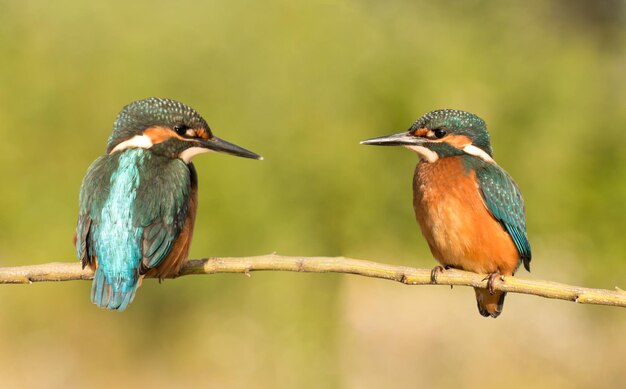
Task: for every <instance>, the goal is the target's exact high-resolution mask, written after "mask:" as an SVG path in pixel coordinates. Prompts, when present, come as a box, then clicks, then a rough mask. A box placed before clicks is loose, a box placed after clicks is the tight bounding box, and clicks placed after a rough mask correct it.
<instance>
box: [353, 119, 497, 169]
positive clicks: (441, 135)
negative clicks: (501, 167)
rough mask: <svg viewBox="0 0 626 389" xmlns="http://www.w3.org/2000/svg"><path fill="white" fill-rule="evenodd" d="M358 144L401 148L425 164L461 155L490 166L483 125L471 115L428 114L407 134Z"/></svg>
mask: <svg viewBox="0 0 626 389" xmlns="http://www.w3.org/2000/svg"><path fill="white" fill-rule="evenodd" d="M361 144H364V145H375V146H404V147H406V148H408V149H411V150H413V151H415V152H416V153H418V154H419V156H420V157H421V158H422V159H423V160H424V161H426V162H435V161H437V160H438V159H440V158H445V157H451V156H455V155H463V154H470V155H474V156H476V157H479V158H481V159H483V160H485V161H488V162H493V152H492V150H491V144H490V143H489V133H488V132H487V126H486V125H485V122H484V121H483V120H482V119H481V118H479V117H478V116H476V115H474V114H471V113H469V112H464V111H458V110H454V109H439V110H436V111H431V112H429V113H427V114H425V115H424V116H422V117H421V118H419V119H417V121H416V122H415V123H414V124H413V125H412V126H411V128H410V129H409V130H408V131H406V132H401V133H398V134H392V135H387V136H381V137H378V138H372V139H368V140H364V141H363V142H361Z"/></svg>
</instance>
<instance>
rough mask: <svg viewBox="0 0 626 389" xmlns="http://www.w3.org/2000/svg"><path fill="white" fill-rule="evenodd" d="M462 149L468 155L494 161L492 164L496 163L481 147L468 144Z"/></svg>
mask: <svg viewBox="0 0 626 389" xmlns="http://www.w3.org/2000/svg"><path fill="white" fill-rule="evenodd" d="M463 151H464V152H466V153H467V154H469V155H473V156H475V157H478V158H480V159H482V160H483V161H485V162H489V163H494V164H495V163H496V161H494V160H493V158H491V157H490V156H489V154H487V153H486V152H485V151H484V150H483V149H480V148H478V147H476V146H474V145H471V144H470V145H467V146H465V147H463Z"/></svg>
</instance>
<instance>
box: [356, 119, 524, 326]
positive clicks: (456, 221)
mask: <svg viewBox="0 0 626 389" xmlns="http://www.w3.org/2000/svg"><path fill="white" fill-rule="evenodd" d="M361 144H365V145H375V146H404V147H406V148H408V149H409V150H412V151H414V152H415V153H417V155H418V156H419V159H420V161H419V162H418V164H417V166H416V168H415V174H414V176H413V208H414V210H415V216H416V219H417V222H418V223H419V225H420V229H421V231H422V235H423V236H424V238H425V239H426V242H427V243H428V246H429V248H430V251H431V252H432V254H433V256H434V257H435V259H437V260H438V261H439V263H440V264H441V265H443V267H442V266H436V267H435V268H434V269H433V270H432V273H431V280H432V282H433V283H436V282H437V274H438V273H439V272H442V271H444V268H445V269H449V268H455V269H461V270H466V271H471V272H475V273H480V274H488V276H487V277H486V278H485V279H486V280H487V281H488V282H487V288H486V289H484V288H474V291H475V293H476V301H477V304H478V311H479V312H480V314H481V315H482V316H485V317H493V318H496V317H498V316H499V315H500V313H501V312H502V307H503V304H504V297H505V296H506V293H505V292H502V291H496V290H494V282H495V280H496V278H498V277H502V276H512V275H514V274H515V272H516V271H517V269H518V268H519V266H520V264H521V263H523V264H524V267H525V268H526V270H528V271H530V260H531V249H530V243H529V242H528V236H527V234H526V216H525V206H524V200H523V199H522V194H521V192H520V190H519V188H518V187H517V185H516V184H515V182H514V181H513V179H512V178H511V176H509V175H508V174H507V172H506V171H504V169H502V168H501V167H500V166H499V165H498V164H497V163H496V162H495V160H494V158H493V150H492V148H491V143H490V140H489V133H488V132H487V126H486V124H485V122H484V121H483V120H482V119H481V118H479V117H478V116H476V115H474V114H472V113H469V112H465V111H459V110H454V109H440V110H435V111H432V112H429V113H427V114H425V115H423V116H422V117H420V118H419V119H417V121H416V122H415V123H414V124H413V125H412V126H411V128H410V129H409V130H408V131H406V132H401V133H397V134H393V135H387V136H382V137H378V138H372V139H368V140H365V141H363V142H361Z"/></svg>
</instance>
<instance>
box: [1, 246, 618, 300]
mask: <svg viewBox="0 0 626 389" xmlns="http://www.w3.org/2000/svg"><path fill="white" fill-rule="evenodd" d="M259 270H276V271H292V272H305V273H345V274H356V275H360V276H365V277H372V278H382V279H386V280H394V281H398V282H401V283H403V284H406V285H432V282H431V277H430V273H431V270H430V269H415V268H411V267H405V266H394V265H386V264H382V263H376V262H371V261H364V260H360V259H351V258H343V257H333V258H331V257H286V256H279V255H274V254H270V255H262V256H257V257H241V258H206V259H192V260H189V261H188V262H187V263H186V264H185V265H184V266H183V268H182V269H181V272H180V274H179V275H178V276H187V275H192V274H215V273H243V274H246V275H250V272H253V271H259ZM92 278H93V272H92V271H91V270H90V269H81V266H80V263H78V262H74V263H67V262H55V263H47V264H42V265H31V266H17V267H0V284H30V283H33V282H43V281H71V280H90V279H92ZM437 285H459V286H473V287H479V288H485V287H486V286H487V281H486V280H485V275H481V274H476V273H470V272H465V271H460V270H455V269H450V270H445V271H443V272H441V273H439V275H438V277H437ZM495 289H496V290H502V291H505V292H512V293H524V294H532V295H535V296H540V297H546V298H552V299H560V300H569V301H575V302H577V303H581V304H597V305H612V306H618V307H626V292H625V291H623V290H621V289H619V288H617V287H616V288H615V290H605V289H591V288H583V287H579V286H572V285H566V284H559V283H556V282H551V281H539V280H524V279H521V278H518V277H502V278H501V279H497V280H496V282H495Z"/></svg>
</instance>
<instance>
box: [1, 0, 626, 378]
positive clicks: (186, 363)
mask: <svg viewBox="0 0 626 389" xmlns="http://www.w3.org/2000/svg"><path fill="white" fill-rule="evenodd" d="M625 23H626V4H625V3H624V1H618V0H614V1H609V0H601V1H595V2H593V1H583V0H576V1H566V0H560V1H540V0H530V1H503V2H489V1H476V0H472V1H465V2H456V1H449V0H446V1H439V2H429V1H412V2H408V1H407V2H403V1H386V2H377V1H331V0H326V1H323V0H317V1H309V2H294V1H283V0H273V1H266V2H255V1H239V0H234V1H223V2H219V1H207V2H192V1H179V2H148V1H109V2H80V1H69V0H68V1H63V0H61V1H56V2H48V1H28V0H26V1H19V2H18V1H7V0H1V1H0V135H1V136H2V141H1V142H0V162H1V163H0V177H1V178H2V185H1V186H0V207H1V209H2V211H1V212H0V266H13V265H26V264H37V263H46V262H51V261H72V260H74V258H75V254H74V250H73V247H72V243H71V240H72V236H73V232H74V227H75V221H76V215H77V201H78V200H77V199H78V191H79V186H80V182H81V179H82V176H83V174H84V173H85V171H86V169H87V167H88V166H89V164H90V163H91V162H92V161H93V160H94V159H95V158H96V157H97V156H98V155H100V154H102V153H103V151H104V147H105V142H106V139H107V137H108V136H109V133H110V130H111V127H112V123H113V120H114V119H115V116H116V115H117V113H118V111H119V110H120V108H121V107H122V106H123V105H125V104H127V103H129V102H131V101H133V100H136V99H140V98H144V97H148V96H159V97H169V98H174V99H178V100H180V101H183V102H185V103H187V104H189V105H191V106H192V107H194V108H196V109H197V110H198V111H199V112H201V113H202V114H203V116H204V117H205V118H206V119H207V121H208V122H209V124H210V125H211V127H212V128H213V130H214V132H215V133H216V134H217V135H218V136H220V137H224V138H225V139H228V140H230V141H232V142H235V143H237V144H240V145H242V146H244V147H247V148H249V149H251V150H254V151H256V152H258V153H260V154H262V155H263V156H264V157H265V161H262V162H256V161H251V160H244V159H240V158H232V157H229V156H224V155H208V156H200V157H198V158H196V160H195V164H196V167H197V170H198V172H199V176H200V208H199V213H198V217H197V223H196V231H195V239H194V243H193V245H192V250H191V256H192V257H193V258H198V257H206V256H249V255H259V254H267V253H270V252H274V251H276V252H278V253H279V254H284V255H328V256H335V255H345V256H351V257H355V258H363V259H371V260H376V261H380V262H387V263H396V264H404V265H410V266H416V267H425V268H430V267H432V266H434V265H435V262H434V260H433V259H432V258H431V256H430V253H429V251H428V248H427V246H426V244H425V242H424V240H423V238H422V237H421V235H420V233H419V232H418V227H417V224H416V222H415V220H414V216H413V210H412V206H411V175H412V171H413V166H414V164H415V162H416V158H415V155H413V154H412V153H409V152H407V151H402V150H398V149H392V148H387V149H380V148H372V147H364V146H359V144H358V142H359V141H360V140H362V139H365V138H369V137H373V136H377V135H384V134H388V133H392V132H399V131H403V130H406V129H407V128H408V127H409V126H410V125H411V123H412V122H413V121H414V120H415V119H416V118H417V117H419V116H420V115H422V114H423V113H425V112H427V111H430V110H432V109H437V108H457V109H463V110H468V111H471V112H474V113H476V114H478V115H479V116H481V117H482V118H484V119H485V120H486V121H487V123H488V127H489V129H490V131H491V135H492V143H493V146H494V149H495V156H496V159H497V160H498V162H499V163H500V165H501V166H503V167H504V168H505V169H507V170H508V171H509V173H510V174H511V175H512V176H513V177H514V178H515V179H516V181H517V183H518V184H519V186H520V187H521V189H522V192H523V193H524V196H525V199H526V205H527V218H528V230H529V236H530V240H531V243H532V245H533V254H534V256H533V263H532V265H533V273H532V274H530V275H529V274H528V273H526V272H525V271H520V272H519V273H518V275H519V276H521V277H525V278H536V279H549V280H554V281H558V282H564V283H570V284H576V285H584V286H593V287H603V288H609V289H610V288H613V287H614V286H616V285H617V286H621V287H622V288H626V262H625V257H626V243H624V237H623V234H624V233H625V232H626V205H625V203H624V202H625V200H626V142H625V141H624V127H625V123H626V39H625V38H626V29H625V28H624V26H625ZM89 291H90V283H89V282H67V283H42V284H34V285H30V286H25V285H4V286H0V380H1V383H0V384H1V385H2V386H3V387H67V386H83V387H84V386H89V387H95V388H105V387H110V386H123V387H128V386H136V385H146V386H147V385H150V386H153V387H173V386H174V385H177V386H187V387H189V386H202V387H254V388H377V387H390V386H394V387H398V388H409V387H476V386H480V387H483V388H495V387H512V388H516V387H520V388H521V387H529V386H530V385H532V386H533V387H537V388H540V387H545V388H558V387H563V388H572V387H589V386H594V387H617V386H620V385H623V384H624V382H625V380H626V372H625V371H624V355H626V336H625V333H624V330H625V329H626V311H624V310H623V309H619V308H610V307H593V306H577V305H575V304H572V303H568V302H561V301H555V300H547V299H541V298H536V297H531V296H525V295H509V296H508V298H507V304H506V305H505V310H504V313H503V315H502V316H501V317H500V318H498V320H491V319H489V320H487V319H484V318H482V317H480V316H479V315H478V312H477V310H476V306H475V305H476V304H475V301H474V292H473V291H472V290H471V289H470V288H461V287H459V288H455V289H454V290H452V291H451V290H450V289H448V288H444V287H410V288H409V287H403V286H402V285H400V284H395V283H391V282H388V281H381V280H371V279H365V278H362V277H355V276H340V275H315V274H313V275H309V274H294V273H269V272H265V273H254V274H252V277H250V278H248V277H245V276H243V275H214V276H203V277H185V278H182V279H179V280H175V281H171V280H168V281H165V282H164V283H163V284H161V285H159V284H158V282H155V281H154V280H149V281H146V282H144V285H143V286H142V288H141V290H140V291H139V293H138V294H137V298H136V299H135V302H134V303H133V304H132V305H131V307H130V309H129V310H128V311H126V312H124V313H123V314H117V313H113V312H106V311H102V310H99V309H97V308H96V307H95V306H93V305H91V304H90V302H89Z"/></svg>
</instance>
